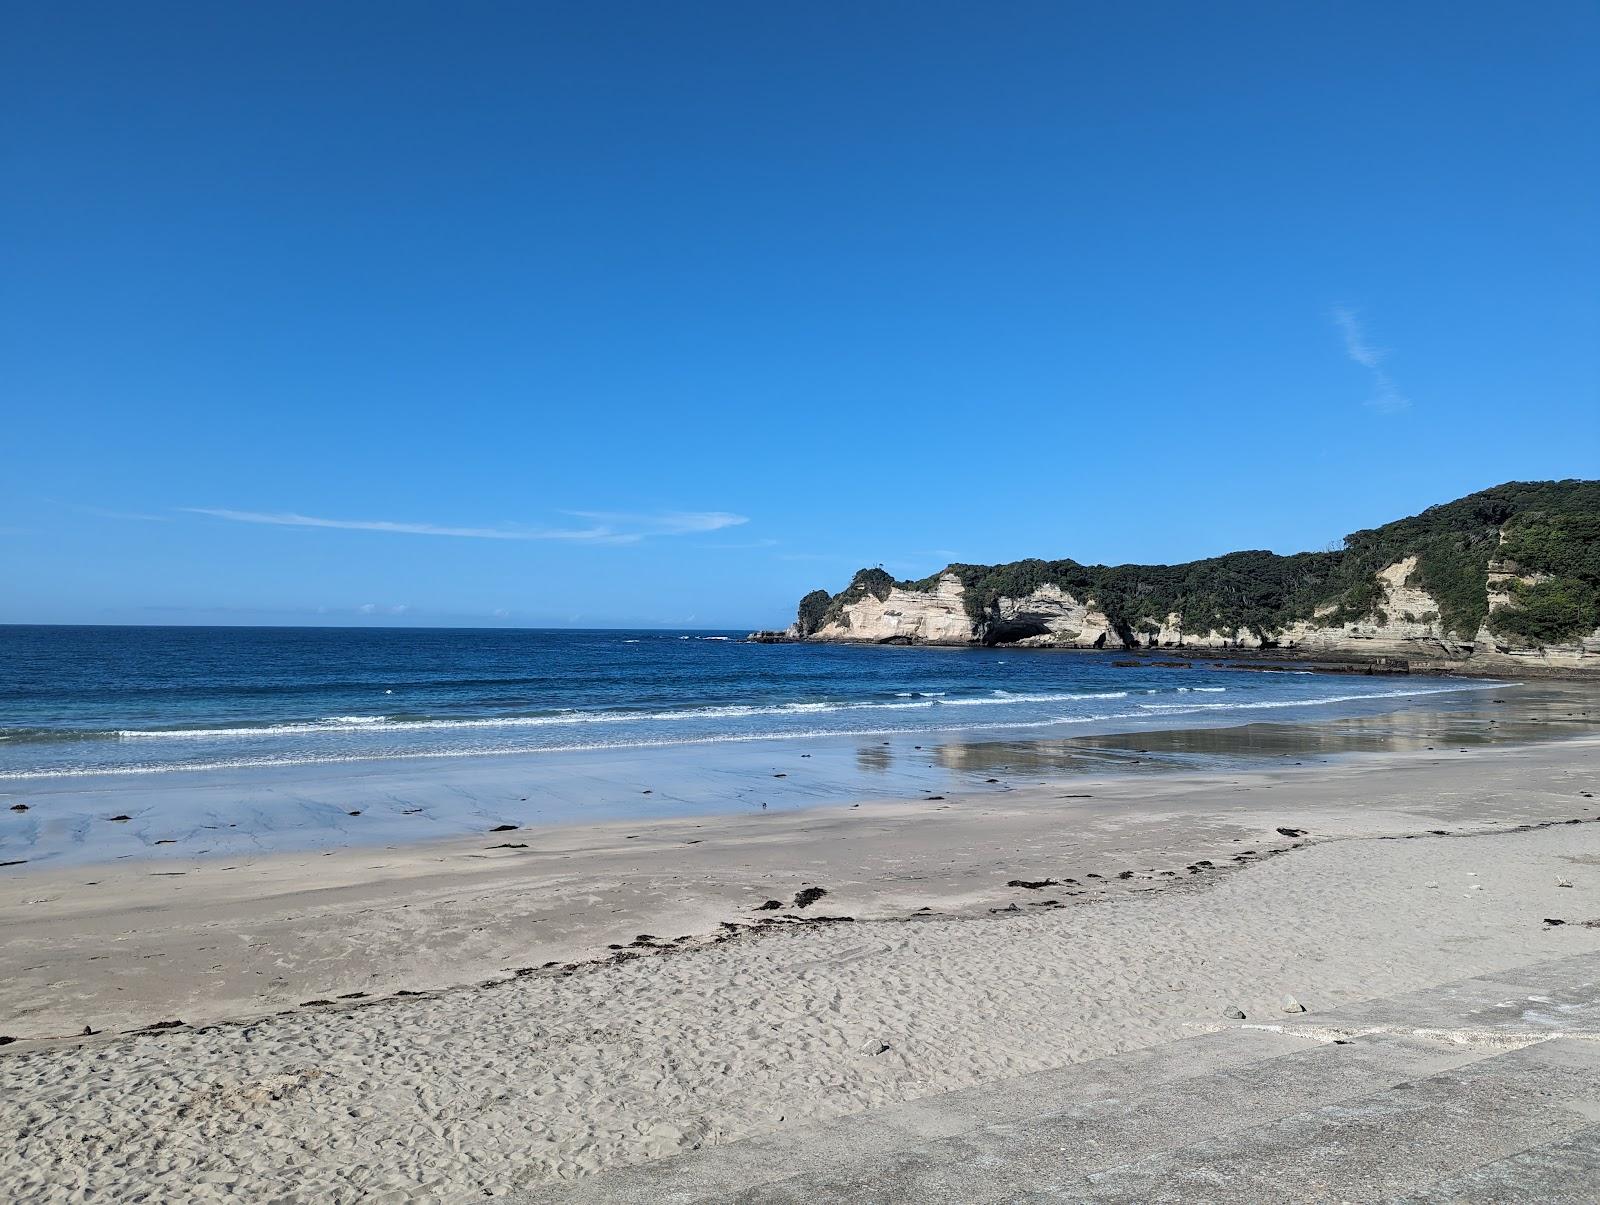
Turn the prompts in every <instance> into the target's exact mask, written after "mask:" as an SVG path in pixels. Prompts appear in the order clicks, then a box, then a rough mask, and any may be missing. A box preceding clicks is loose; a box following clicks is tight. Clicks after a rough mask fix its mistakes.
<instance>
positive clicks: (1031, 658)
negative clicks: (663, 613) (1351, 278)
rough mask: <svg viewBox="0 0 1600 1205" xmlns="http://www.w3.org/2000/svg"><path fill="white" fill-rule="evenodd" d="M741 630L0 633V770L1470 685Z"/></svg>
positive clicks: (731, 738)
mask: <svg viewBox="0 0 1600 1205" xmlns="http://www.w3.org/2000/svg"><path fill="white" fill-rule="evenodd" d="M742 635H743V633H739V632H667V631H659V630H654V631H637V632H635V631H529V630H491V631H485V630H417V629H380V630H372V629H367V630H361V629H349V628H322V629H313V628H159V627H0V779H39V778H51V777H61V776H67V775H90V776H99V775H120V774H130V773H141V772H175V771H186V770H218V769H226V768H235V767H239V768H242V767H267V766H276V765H293V766H305V765H315V764H320V763H357V762H362V761H368V760H373V761H376V760H384V759H393V758H415V759H426V758H460V757H469V756H475V755H505V754H539V753H544V752H555V751H572V750H606V749H639V748H645V747H651V746H693V745H704V746H714V745H719V744H726V743H731V742H747V741H759V740H764V739H791V740H792V739H797V738H804V737H822V736H838V735H855V736H869V735H870V736H905V735H913V736H914V735H915V734H918V733H930V734H931V733H939V734H946V735H948V736H952V737H955V738H956V739H961V734H973V736H972V738H971V739H986V738H987V737H988V736H991V735H999V734H1006V735H1015V736H1016V737H1019V738H1021V737H1029V736H1038V737H1053V736H1069V735H1073V734H1076V733H1085V732H1094V731H1102V732H1103V731H1124V730H1134V729H1148V728H1183V727H1188V726H1191V725H1196V724H1200V725H1207V726H1209V725H1213V724H1216V723H1219V722H1230V721H1231V722H1245V721H1247V720H1262V719H1273V718H1277V717H1282V718H1285V719H1289V718H1293V719H1308V718H1312V717H1313V716H1314V715H1317V714H1329V715H1332V714H1340V713H1349V712H1352V711H1355V712H1370V711H1374V710H1382V709H1384V708H1386V707H1391V706H1399V705H1404V703H1405V701H1407V700H1414V699H1417V698H1418V697H1419V696H1424V695H1432V694H1449V693H1457V692H1463V691H1468V690H1472V689H1473V688H1474V686H1475V685H1476V684H1473V683H1466V682H1460V681H1447V680H1440V679H1425V678H1410V679H1407V678H1400V679H1394V678H1366V677H1347V676H1335V677H1330V676H1324V675H1317V674H1311V673H1257V672H1246V671H1240V670H1231V669H1227V668H1225V667H1219V666H1214V665H1207V664H1206V663H1204V662H1196V663H1195V665H1194V668H1192V669H1170V668H1158V667H1139V668H1126V667H1121V668H1119V667H1118V666H1116V665H1114V664H1113V662H1114V661H1115V660H1117V659H1118V658H1117V657H1115V656H1113V655H1110V654H1095V653H1061V652H1050V651H1041V650H1020V649H947V648H885V647H840V646H829V645H763V644H747V643H744V642H743V641H742V639H741V637H742ZM1317 709H1320V710H1317ZM980 734H981V735H980Z"/></svg>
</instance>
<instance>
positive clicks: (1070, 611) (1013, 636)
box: [989, 583, 1122, 648]
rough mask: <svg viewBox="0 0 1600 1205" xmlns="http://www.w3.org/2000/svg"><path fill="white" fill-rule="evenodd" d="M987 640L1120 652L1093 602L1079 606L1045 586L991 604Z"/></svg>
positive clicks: (1116, 639)
mask: <svg viewBox="0 0 1600 1205" xmlns="http://www.w3.org/2000/svg"><path fill="white" fill-rule="evenodd" d="M989 628H990V632H989V635H990V637H991V638H994V637H996V636H998V637H1001V638H1002V639H1004V640H1005V642H1006V643H1016V644H1028V645H1034V646H1040V647H1053V648H1121V647H1122V638H1121V637H1120V636H1118V635H1117V631H1116V629H1115V628H1114V627H1113V626H1112V624H1111V620H1110V618H1109V617H1108V616H1107V615H1106V613H1105V612H1104V611H1102V610H1101V609H1100V608H1099V607H1098V606H1097V605H1096V604H1094V603H1093V602H1080V601H1079V600H1078V599H1077V598H1074V597H1073V596H1072V595H1071V594H1069V593H1067V592H1066V591H1065V590H1063V589H1061V588H1060V587H1059V586H1055V585H1051V584H1049V583H1046V584H1045V585H1043V586H1040V587H1038V588H1037V589H1035V590H1034V591H1033V593H1031V594H1029V595H1027V596H1026V597H1025V598H999V599H996V600H995V606H994V618H993V620H991V621H990V625H989Z"/></svg>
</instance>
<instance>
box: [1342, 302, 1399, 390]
mask: <svg viewBox="0 0 1600 1205" xmlns="http://www.w3.org/2000/svg"><path fill="white" fill-rule="evenodd" d="M1333 321H1334V323H1335V324H1336V325H1337V326H1338V327H1339V333H1340V334H1342V335H1343V336H1344V350H1345V354H1346V355H1347V356H1349V357H1350V359H1351V360H1353V361H1354V362H1355V363H1357V364H1359V365H1361V367H1362V368H1365V369H1366V370H1367V371H1368V372H1370V373H1371V374H1372V396H1371V397H1369V398H1368V399H1367V401H1366V405H1368V406H1370V407H1371V408H1372V409H1374V410H1383V411H1387V412H1389V413H1393V412H1394V411H1397V410H1405V409H1407V408H1408V407H1409V406H1410V405H1411V399H1410V398H1408V397H1406V395H1405V394H1403V393H1401V392H1400V389H1399V387H1398V386H1397V385H1396V384H1395V383H1394V379H1393V378H1392V377H1390V375H1389V371H1388V369H1386V368H1385V367H1384V366H1383V362H1384V360H1385V358H1386V357H1387V355H1388V353H1387V352H1384V351H1382V350H1380V349H1378V348H1376V347H1373V346H1372V344H1370V343H1368V342H1367V333H1366V331H1365V330H1364V329H1363V328H1362V325H1361V318H1360V317H1359V315H1357V314H1356V312H1355V311H1354V310H1351V309H1347V308H1346V307H1344V306H1335V307H1334V310H1333Z"/></svg>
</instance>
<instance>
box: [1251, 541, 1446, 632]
mask: <svg viewBox="0 0 1600 1205" xmlns="http://www.w3.org/2000/svg"><path fill="white" fill-rule="evenodd" d="M1416 571H1417V558H1416V557H1414V556H1408V557H1406V558H1405V559H1404V560H1402V561H1396V562H1395V563H1394V564H1392V565H1387V566H1385V567H1384V568H1382V569H1380V570H1379V571H1378V583H1379V585H1380V586H1382V587H1383V600H1382V601H1381V602H1379V603H1378V604H1377V606H1375V607H1374V608H1373V610H1372V613H1371V614H1369V615H1364V616H1362V617H1361V618H1360V619H1356V620H1352V621H1350V622H1348V623H1342V624H1335V623H1333V622H1332V620H1331V618H1330V617H1331V616H1332V614H1333V612H1334V610H1335V608H1334V607H1333V606H1332V605H1329V606H1325V607H1319V608H1317V614H1316V615H1315V616H1314V617H1313V618H1312V619H1310V620H1305V621H1302V622H1300V623H1297V624H1291V625H1290V626H1289V628H1288V629H1287V630H1285V631H1284V632H1283V633H1282V634H1281V635H1280V636H1279V638H1278V646H1279V647H1280V648H1286V649H1299V650H1303V651H1305V652H1312V653H1317V652H1338V653H1360V654H1363V655H1367V656H1374V657H1465V656H1468V655H1470V654H1471V652H1472V642H1471V641H1462V640H1458V639H1456V638H1455V637H1453V636H1451V635H1450V634H1449V633H1448V632H1446V631H1445V629H1444V625H1443V623H1442V622H1441V620H1440V618H1439V602H1438V600H1437V599H1436V598H1434V597H1433V595H1431V594H1429V593H1428V592H1427V591H1426V590H1424V589H1422V588H1421V587H1420V586H1416V585H1412V584H1410V581H1411V579H1412V577H1413V576H1414V575H1415V573H1416Z"/></svg>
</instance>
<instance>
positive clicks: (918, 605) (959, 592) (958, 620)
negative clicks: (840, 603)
mask: <svg viewBox="0 0 1600 1205" xmlns="http://www.w3.org/2000/svg"><path fill="white" fill-rule="evenodd" d="M964 598H965V592H964V590H963V589H962V586H961V579H960V578H959V577H957V576H956V575H955V574H953V573H944V574H940V576H939V580H938V582H937V584H935V586H934V588H933V589H932V590H930V591H926V592H924V591H921V590H902V589H901V588H900V587H898V586H896V587H894V588H893V589H892V590H890V591H889V597H888V598H885V599H881V600H880V599H878V598H877V597H876V596H874V595H872V594H868V595H866V596H864V597H863V598H861V599H860V600H859V601H857V602H853V603H851V604H850V605H849V606H847V607H845V608H844V614H845V616H846V617H847V618H848V620H849V622H848V623H831V624H828V625H827V626H825V627H823V628H820V629H819V630H818V631H817V633H816V636H815V637H814V639H817V640H859V641H865V642H871V643H874V644H881V643H883V642H884V641H886V640H905V641H914V642H916V643H919V644H924V643H926V644H967V643H969V642H971V641H972V640H974V639H976V634H975V632H974V630H973V624H972V620H971V619H970V618H969V617H968V615H967V608H966V603H965V601H964Z"/></svg>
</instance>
